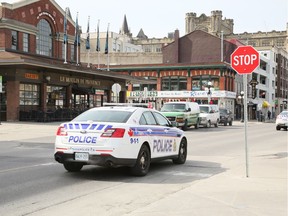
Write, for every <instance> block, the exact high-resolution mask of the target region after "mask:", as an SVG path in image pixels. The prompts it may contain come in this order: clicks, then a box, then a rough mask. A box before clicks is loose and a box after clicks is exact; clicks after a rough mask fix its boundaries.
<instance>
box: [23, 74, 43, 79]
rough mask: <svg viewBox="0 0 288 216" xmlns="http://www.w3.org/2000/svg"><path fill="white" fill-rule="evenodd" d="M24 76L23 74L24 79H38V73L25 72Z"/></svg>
mask: <svg viewBox="0 0 288 216" xmlns="http://www.w3.org/2000/svg"><path fill="white" fill-rule="evenodd" d="M24 76H25V78H26V79H34V80H38V79H39V75H38V74H32V73H25V74H24Z"/></svg>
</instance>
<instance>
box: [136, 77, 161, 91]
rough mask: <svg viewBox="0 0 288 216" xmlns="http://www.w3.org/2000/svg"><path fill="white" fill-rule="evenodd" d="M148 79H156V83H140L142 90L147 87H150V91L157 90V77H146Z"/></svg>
mask: <svg viewBox="0 0 288 216" xmlns="http://www.w3.org/2000/svg"><path fill="white" fill-rule="evenodd" d="M144 78H145V79H146V80H151V81H152V80H153V81H155V84H141V85H140V89H141V91H143V90H144V88H145V87H146V88H147V89H148V91H156V90H157V77H151V76H150V77H144Z"/></svg>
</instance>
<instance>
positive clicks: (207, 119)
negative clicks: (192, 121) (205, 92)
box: [199, 104, 220, 128]
mask: <svg viewBox="0 0 288 216" xmlns="http://www.w3.org/2000/svg"><path fill="white" fill-rule="evenodd" d="M199 107H200V115H199V117H200V125H202V126H204V127H208V128H210V127H211V125H214V126H215V127H218V124H219V121H220V113H219V107H218V105H212V104H200V105H199Z"/></svg>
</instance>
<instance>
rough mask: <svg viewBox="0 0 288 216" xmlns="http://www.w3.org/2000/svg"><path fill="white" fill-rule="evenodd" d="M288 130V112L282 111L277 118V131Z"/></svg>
mask: <svg viewBox="0 0 288 216" xmlns="http://www.w3.org/2000/svg"><path fill="white" fill-rule="evenodd" d="M281 128H283V129H285V130H287V128H288V111H282V112H281V113H280V114H279V115H278V116H277V118H276V130H281Z"/></svg>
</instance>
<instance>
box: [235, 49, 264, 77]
mask: <svg viewBox="0 0 288 216" xmlns="http://www.w3.org/2000/svg"><path fill="white" fill-rule="evenodd" d="M259 63H260V57H259V53H258V51H257V50H255V49H254V48H253V47H252V46H240V47H238V48H237V49H236V50H235V51H234V52H233V53H232V54H231V67H232V68H233V69H234V70H235V71H236V72H237V73H238V74H251V73H252V72H253V71H254V70H255V68H257V67H258V66H259Z"/></svg>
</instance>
